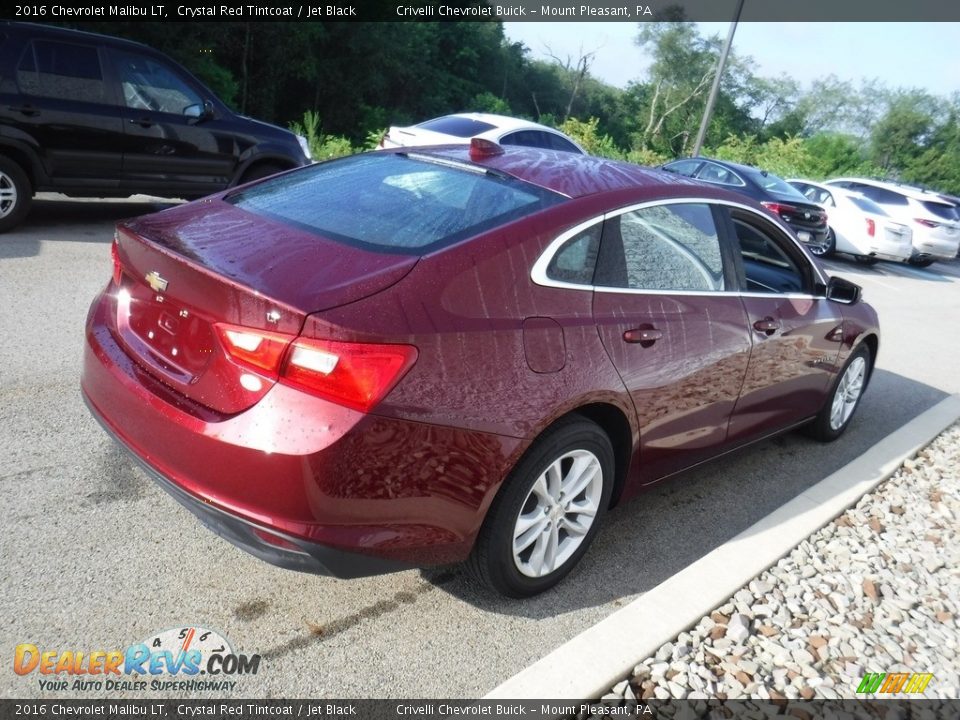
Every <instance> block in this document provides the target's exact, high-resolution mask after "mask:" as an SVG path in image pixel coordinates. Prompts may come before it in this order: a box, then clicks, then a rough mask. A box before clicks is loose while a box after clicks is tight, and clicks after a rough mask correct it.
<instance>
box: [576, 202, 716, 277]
mask: <svg viewBox="0 0 960 720" xmlns="http://www.w3.org/2000/svg"><path fill="white" fill-rule="evenodd" d="M601 253H602V257H601V260H600V265H599V267H598V268H597V277H596V280H595V284H596V285H598V286H603V287H619V288H628V289H631V290H662V291H671V290H674V291H683V290H688V291H689V290H693V291H719V290H723V289H724V277H723V259H722V256H721V253H720V241H719V238H718V236H717V229H716V225H715V224H714V221H713V213H712V212H711V210H710V207H709V206H707V205H704V204H699V203H678V204H675V205H657V206H653V207H647V208H641V209H639V210H635V211H633V212H629V213H624V214H623V215H620V216H619V217H617V218H612V219H609V220H607V221H606V222H605V223H604V230H603V242H602V248H601Z"/></svg>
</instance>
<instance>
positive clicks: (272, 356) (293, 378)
mask: <svg viewBox="0 0 960 720" xmlns="http://www.w3.org/2000/svg"><path fill="white" fill-rule="evenodd" d="M214 327H215V328H216V330H217V335H218V336H219V337H220V341H221V344H222V345H223V348H224V350H225V351H226V352H227V354H228V355H230V357H232V358H233V359H234V360H236V361H237V362H238V363H240V364H241V365H246V366H248V367H252V368H254V369H255V370H257V371H259V372H260V373H261V374H266V375H268V376H270V377H271V378H273V379H274V380H276V379H278V378H279V379H280V380H281V381H283V382H284V383H286V384H287V385H290V386H292V387H295V388H297V389H299V390H304V391H306V392H310V393H313V394H314V395H319V396H320V397H322V398H324V399H326V400H331V401H332V402H335V403H338V404H340V405H345V406H347V407H350V408H353V409H354V410H360V411H361V412H368V411H369V410H370V409H371V408H372V407H374V406H375V405H376V404H377V403H379V402H380V401H381V400H382V399H383V398H384V397H386V395H387V393H388V392H390V391H391V390H392V389H393V387H394V386H395V385H396V384H397V383H398V382H399V381H400V378H402V377H403V376H404V374H405V373H406V372H407V371H408V370H409V369H410V368H411V367H413V364H414V363H415V362H416V360H417V349H416V348H415V347H413V346H412V345H395V344H381V343H351V342H339V341H336V340H314V339H310V338H297V337H294V336H293V335H286V334H284V333H275V332H269V331H266V330H256V329H253V328H246V327H241V326H238V325H228V324H226V323H216V324H215V325H214Z"/></svg>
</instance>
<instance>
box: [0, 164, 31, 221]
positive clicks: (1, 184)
mask: <svg viewBox="0 0 960 720" xmlns="http://www.w3.org/2000/svg"><path fill="white" fill-rule="evenodd" d="M32 202H33V189H32V188H31V187H30V180H29V178H27V174H26V173H25V172H24V171H23V169H22V168H21V167H20V166H19V165H17V163H15V162H14V161H13V160H11V159H9V158H6V157H3V156H0V232H6V231H7V230H12V229H13V228H15V227H16V226H17V225H19V224H20V223H21V222H23V219H24V218H25V217H26V216H27V213H28V212H30V204H31V203H32Z"/></svg>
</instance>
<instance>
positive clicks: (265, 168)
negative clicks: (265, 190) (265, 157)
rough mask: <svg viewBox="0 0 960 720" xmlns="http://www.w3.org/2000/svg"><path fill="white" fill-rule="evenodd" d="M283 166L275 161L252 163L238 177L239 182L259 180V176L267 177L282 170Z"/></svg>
mask: <svg viewBox="0 0 960 720" xmlns="http://www.w3.org/2000/svg"><path fill="white" fill-rule="evenodd" d="M283 170H284V169H283V168H282V167H280V166H279V165H276V164H275V163H261V164H259V165H254V166H253V167H252V168H249V169H248V170H247V171H246V172H245V173H244V174H243V177H242V178H240V184H241V185H242V184H243V183H248V182H253V181H254V180H260V179H261V178H265V177H269V176H270V175H276V174H277V173H278V172H283Z"/></svg>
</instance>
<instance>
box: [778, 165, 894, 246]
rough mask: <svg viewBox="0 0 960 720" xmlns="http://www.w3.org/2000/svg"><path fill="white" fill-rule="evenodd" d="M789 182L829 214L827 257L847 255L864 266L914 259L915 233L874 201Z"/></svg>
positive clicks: (807, 182)
mask: <svg viewBox="0 0 960 720" xmlns="http://www.w3.org/2000/svg"><path fill="white" fill-rule="evenodd" d="M787 182H788V183H790V184H791V185H792V186H793V187H795V188H796V189H797V190H799V191H800V192H801V193H803V195H804V197H806V198H807V199H808V200H810V201H811V202H814V203H816V204H817V205H819V206H820V207H822V208H823V209H824V210H826V211H827V223H828V224H829V227H830V230H829V234H828V236H827V241H828V242H829V243H830V245H829V248H828V251H827V253H826V254H830V253H832V252H841V253H847V254H849V255H853V257H854V259H855V260H857V261H858V262H862V263H874V262H876V261H877V260H893V261H895V262H907V261H909V260H910V258H911V257H912V255H913V231H912V230H911V229H910V227H909V226H908V225H906V224H904V223H902V222H898V221H896V220H894V219H893V218H891V217H890V216H889V215H888V214H887V213H886V211H885V210H884V209H883V208H882V207H880V206H879V205H877V204H876V203H875V202H873V200H870V199H869V198H866V197H864V196H863V195H861V194H860V193H857V192H854V191H852V190H845V189H844V188H840V187H831V186H829V185H823V184H821V183H817V182H813V181H812V180H801V179H797V178H793V179H790V180H787Z"/></svg>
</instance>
